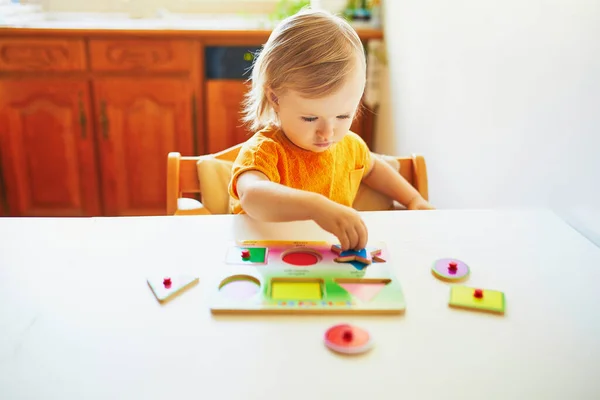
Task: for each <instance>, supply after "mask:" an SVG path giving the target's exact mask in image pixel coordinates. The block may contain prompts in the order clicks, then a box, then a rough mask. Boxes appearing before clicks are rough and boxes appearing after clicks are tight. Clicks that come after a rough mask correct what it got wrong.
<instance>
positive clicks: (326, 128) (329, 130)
mask: <svg viewBox="0 0 600 400" xmlns="http://www.w3.org/2000/svg"><path fill="white" fill-rule="evenodd" d="M318 134H319V136H320V137H322V138H324V139H329V138H331V137H332V136H333V125H331V124H323V126H321V129H319V132H318Z"/></svg>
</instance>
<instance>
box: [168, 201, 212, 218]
mask: <svg viewBox="0 0 600 400" xmlns="http://www.w3.org/2000/svg"><path fill="white" fill-rule="evenodd" d="M175 215H211V213H210V211H208V209H207V208H206V207H204V204H202V203H201V202H200V201H198V200H195V199H190V198H187V197H180V198H179V199H177V210H176V211H175Z"/></svg>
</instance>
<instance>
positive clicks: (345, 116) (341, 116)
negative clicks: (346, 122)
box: [337, 114, 350, 119]
mask: <svg viewBox="0 0 600 400" xmlns="http://www.w3.org/2000/svg"><path fill="white" fill-rule="evenodd" d="M337 117H338V119H348V118H350V116H349V115H347V114H346V115H338V116H337Z"/></svg>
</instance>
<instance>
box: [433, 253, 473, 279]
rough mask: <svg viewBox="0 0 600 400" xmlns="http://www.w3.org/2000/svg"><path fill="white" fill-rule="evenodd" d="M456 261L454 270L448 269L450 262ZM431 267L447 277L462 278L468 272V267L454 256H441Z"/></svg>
mask: <svg viewBox="0 0 600 400" xmlns="http://www.w3.org/2000/svg"><path fill="white" fill-rule="evenodd" d="M451 262H455V263H456V270H455V271H451V270H450V268H449V267H450V263H451ZM433 269H434V270H435V272H436V273H438V274H440V275H442V276H444V277H447V278H462V277H464V276H466V275H468V274H469V267H468V266H467V264H465V263H464V262H462V261H460V260H457V259H455V258H442V259H439V260H437V261H436V262H435V264H434V265H433Z"/></svg>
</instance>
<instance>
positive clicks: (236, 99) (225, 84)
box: [205, 79, 372, 153]
mask: <svg viewBox="0 0 600 400" xmlns="http://www.w3.org/2000/svg"><path fill="white" fill-rule="evenodd" d="M248 90H249V84H248V83H247V82H245V81H241V80H233V79H231V80H225V79H224V80H212V81H207V82H206V84H205V94H206V98H207V99H209V100H208V101H207V103H206V135H207V152H208V153H216V152H218V151H221V150H225V149H227V148H229V147H231V146H235V145H236V144H238V143H241V142H244V141H246V140H247V139H248V138H249V137H250V136H252V134H253V133H254V132H251V131H249V130H248V127H247V125H246V124H244V123H243V121H242V107H243V102H244V100H245V95H246V93H247V91H248ZM371 115H372V112H371V111H370V110H368V109H363V110H362V112H361V113H360V114H359V116H358V117H357V118H356V119H355V120H354V122H353V123H352V126H351V127H350V129H351V130H352V131H353V132H354V133H356V134H357V135H359V136H361V137H362V138H363V139H364V140H365V141H366V142H367V144H368V145H369V146H371V141H372V132H371V128H370V126H371V124H370V121H369V120H368V118H370V117H371Z"/></svg>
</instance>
